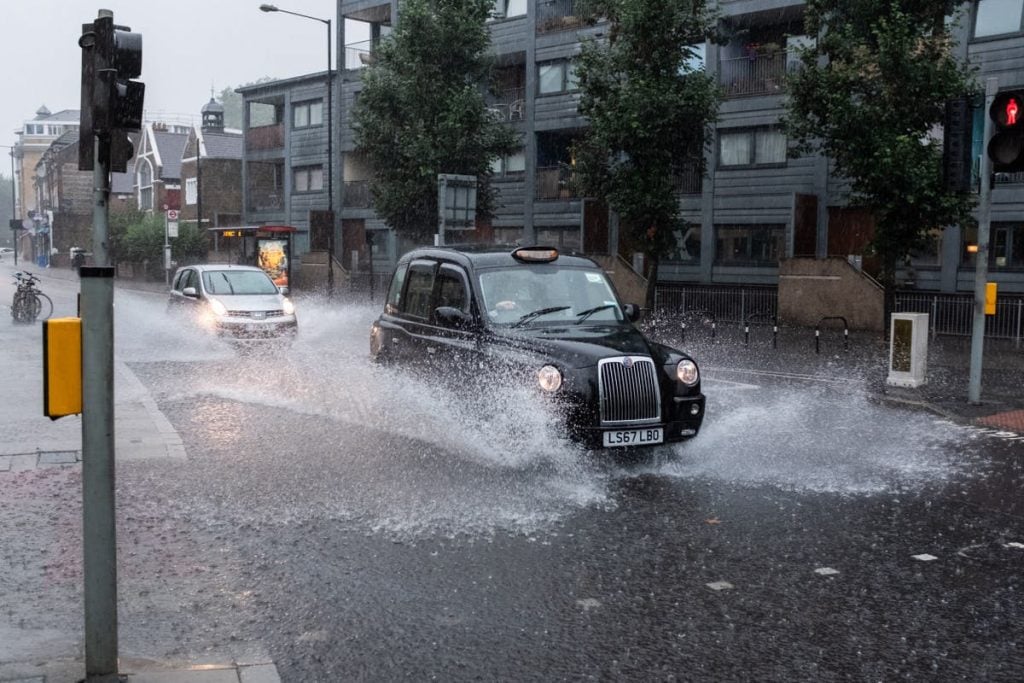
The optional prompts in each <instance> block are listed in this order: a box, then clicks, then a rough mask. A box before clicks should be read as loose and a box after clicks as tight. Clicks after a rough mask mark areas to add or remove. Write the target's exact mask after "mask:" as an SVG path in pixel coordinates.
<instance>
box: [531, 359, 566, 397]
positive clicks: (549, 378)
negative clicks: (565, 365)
mask: <svg viewBox="0 0 1024 683" xmlns="http://www.w3.org/2000/svg"><path fill="white" fill-rule="evenodd" d="M537 384H539V385H540V388H541V389H543V390H544V391H547V392H548V393H553V392H555V391H558V389H559V388H560V387H561V386H562V373H561V372H559V371H558V368H556V367H555V366H554V365H545V366H544V367H542V368H541V369H540V370H538V371H537Z"/></svg>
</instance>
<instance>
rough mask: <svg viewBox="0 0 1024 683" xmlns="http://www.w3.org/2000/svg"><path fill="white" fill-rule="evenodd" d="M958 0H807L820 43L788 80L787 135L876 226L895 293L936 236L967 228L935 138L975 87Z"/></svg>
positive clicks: (965, 211)
mask: <svg viewBox="0 0 1024 683" xmlns="http://www.w3.org/2000/svg"><path fill="white" fill-rule="evenodd" d="M961 4H963V2H962V0H946V1H944V2H937V1H935V0H808V2H807V8H806V15H805V16H806V32H807V35H810V36H819V38H818V40H817V45H816V46H810V47H808V48H805V49H804V50H803V51H802V54H801V61H802V69H801V70H799V71H797V72H796V73H795V74H794V75H793V76H791V78H790V83H789V92H790V96H789V103H788V109H789V111H788V114H787V117H786V127H787V129H788V133H789V135H790V137H792V138H794V139H795V140H796V141H797V142H798V146H797V147H796V148H795V150H794V152H796V153H807V152H811V151H815V150H821V151H822V152H824V153H825V155H826V156H828V157H829V159H831V160H832V161H833V162H834V164H835V169H836V173H837V175H839V176H840V177H843V178H845V179H847V180H848V181H849V182H850V188H851V202H853V203H858V204H862V205H864V206H865V207H867V208H868V209H870V210H871V211H872V213H873V215H874V217H875V220H876V229H875V236H874V241H873V248H874V250H875V251H876V252H877V254H878V255H879V256H880V257H881V261H882V280H883V282H884V283H885V284H886V285H887V289H890V290H891V285H892V283H893V281H894V275H895V268H896V265H897V263H898V262H899V261H900V260H902V259H903V258H905V257H906V256H908V255H909V253H910V252H911V251H912V250H913V249H914V248H915V247H917V246H919V244H920V243H921V241H922V240H923V239H924V237H925V235H926V233H927V232H928V231H929V230H930V229H932V228H936V227H942V226H945V225H949V224H952V223H958V222H964V221H969V220H970V210H971V206H972V201H971V200H970V198H968V197H966V196H962V195H957V194H953V193H950V192H947V191H946V190H945V189H944V187H943V183H942V141H941V139H936V137H935V136H934V134H933V131H934V130H935V129H936V126H938V125H940V124H941V122H942V120H943V107H944V105H945V102H946V101H947V100H949V99H952V98H955V97H958V96H961V95H963V94H966V93H967V92H968V91H969V90H971V89H972V88H973V77H972V74H971V73H970V71H969V69H968V67H967V66H966V65H964V64H962V63H960V62H959V61H958V60H957V59H956V57H955V55H954V54H953V50H952V48H953V40H952V37H951V36H950V33H949V30H948V29H949V26H948V24H947V17H948V16H949V15H951V14H952V12H953V11H954V10H955V9H956V8H957V7H958V6H959V5H961Z"/></svg>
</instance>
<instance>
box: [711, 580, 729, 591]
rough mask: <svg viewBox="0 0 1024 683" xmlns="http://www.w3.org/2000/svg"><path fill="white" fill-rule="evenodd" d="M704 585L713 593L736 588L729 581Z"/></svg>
mask: <svg viewBox="0 0 1024 683" xmlns="http://www.w3.org/2000/svg"><path fill="white" fill-rule="evenodd" d="M704 585H705V586H707V587H708V588H710V589H711V590H713V591H727V590H732V589H733V588H734V586H733V585H732V584H731V583H729V582H728V581H712V582H711V583H706V584H704Z"/></svg>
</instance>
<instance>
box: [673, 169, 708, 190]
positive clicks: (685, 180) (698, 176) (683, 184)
mask: <svg viewBox="0 0 1024 683" xmlns="http://www.w3.org/2000/svg"><path fill="white" fill-rule="evenodd" d="M672 185H673V187H674V188H675V191H676V192H677V193H678V194H700V193H701V192H702V191H703V189H704V174H703V173H701V172H700V170H699V169H697V168H696V167H687V168H685V169H681V170H680V171H679V172H677V173H676V174H675V175H674V176H673V178H672Z"/></svg>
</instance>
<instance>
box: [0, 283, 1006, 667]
mask: <svg viewBox="0 0 1024 683" xmlns="http://www.w3.org/2000/svg"><path fill="white" fill-rule="evenodd" d="M116 305H117V345H118V346H117V349H118V357H119V360H121V361H123V362H124V363H125V364H126V365H127V367H128V368H130V370H131V371H132V372H133V373H134V375H135V376H136V377H137V378H138V380H139V381H140V382H141V385H142V386H143V387H145V389H146V390H147V391H148V392H149V393H150V395H151V396H152V398H153V399H154V400H155V402H156V405H157V406H159V409H160V410H161V411H162V413H163V414H164V415H166V417H167V419H168V420H169V421H170V423H171V424H172V425H173V426H174V428H175V429H176V430H177V432H178V434H179V435H180V436H181V439H182V442H183V443H184V446H185V451H186V454H187V457H186V458H184V459H166V460H159V461H146V462H130V463H121V464H120V465H119V469H118V496H119V498H118V505H119V519H120V522H121V529H120V530H119V541H120V544H121V552H120V562H121V566H122V570H121V571H122V576H123V577H124V580H123V582H122V591H121V603H122V632H123V633H124V635H123V643H122V649H123V651H124V654H125V655H127V656H139V657H143V656H147V657H154V658H157V657H158V656H160V657H168V658H173V659H183V660H186V661H193V662H203V661H215V660H218V659H219V660H223V659H224V658H236V659H237V658H245V657H258V656H266V657H269V658H271V659H273V660H274V661H275V662H276V663H277V665H278V668H279V670H280V671H281V674H282V678H283V680H286V681H337V680H395V679H398V678H412V679H415V680H425V679H433V678H436V679H442V680H476V679H485V680H538V679H543V680H563V679H571V680H578V679H582V678H599V679H625V680H654V679H657V680H779V681H783V680H786V681H788V680H849V679H854V680H893V679H901V678H906V679H912V680H917V679H925V680H961V679H962V680H1016V679H1017V678H1018V674H1019V671H1020V667H1021V665H1022V664H1024V661H1022V659H1021V657H1022V655H1021V654H1020V652H1021V651H1022V648H1021V646H1020V643H1021V639H1022V637H1024V627H1022V626H1021V624H1024V606H1022V601H1021V600H1020V597H1019V596H1020V591H1021V589H1022V585H1021V579H1020V577H1021V576H1022V572H1021V569H1022V568H1024V547H1022V548H1018V547H1017V545H1015V544H1024V522H1022V519H1024V511H1022V507H1021V502H1020V500H1019V499H1020V496H1019V490H1020V486H1021V484H1022V483H1024V474H1022V469H1021V463H1022V462H1024V442H1021V441H1014V440H1010V439H1000V438H997V437H993V436H992V435H991V434H986V433H982V432H979V431H978V430H974V429H972V428H969V427H964V426H961V425H956V424H953V423H951V422H947V421H944V420H941V419H937V418H936V417H934V416H932V415H929V414H927V413H924V412H916V411H909V410H903V409H899V408H894V407H892V406H890V405H885V404H879V403H877V402H875V401H874V400H872V397H871V396H870V394H869V392H868V391H867V389H866V385H865V382H864V381H863V377H861V376H858V375H857V374H856V373H846V374H844V373H843V372H842V371H841V369H840V370H837V371H836V372H834V373H832V374H831V375H829V376H826V377H813V378H812V377H802V376H800V375H799V374H798V373H790V374H789V375H785V376H783V375H780V374H772V373H765V372H759V371H757V370H756V369H751V368H750V367H746V368H744V367H733V368H730V367H726V366H725V365H724V364H723V363H721V362H716V363H715V365H714V367H713V368H711V369H708V370H706V375H705V393H706V394H707V395H708V408H707V410H708V413H707V418H706V421H705V427H704V430H703V431H702V432H701V434H700V435H699V436H698V438H697V439H695V440H693V441H690V442H688V443H684V444H680V445H676V446H671V447H663V448H660V449H657V450H655V451H653V452H651V453H650V454H649V455H648V456H647V457H644V458H640V459H637V460H630V459H625V458H612V457H609V456H608V454H602V453H590V452H586V451H584V450H582V449H580V448H579V447H578V446H576V445H574V444H573V443H570V442H568V441H566V440H565V439H564V438H563V437H562V435H561V433H560V430H559V428H558V423H557V420H555V419H554V416H553V415H552V414H551V413H550V412H549V411H548V409H547V408H546V407H545V406H544V405H543V404H542V403H539V402H538V401H536V400H535V397H534V396H533V395H532V394H531V392H529V391H523V390H517V389H514V388H512V389H509V388H508V387H494V388H493V389H489V390H480V389H469V388H467V387H464V386H459V385H458V384H453V383H449V382H444V381H439V380H438V378H437V377H436V376H433V375H427V374H420V373H415V372H412V371H409V370H407V369H403V368H396V367H377V366H374V365H372V364H371V363H370V362H369V360H368V330H369V324H370V322H371V320H372V319H373V317H374V316H375V314H376V308H372V307H369V306H362V305H337V304H336V305H331V306H328V305H325V304H324V303H322V302H317V301H314V300H300V301H299V304H298V314H299V325H300V334H299V337H298V339H297V340H296V342H295V343H294V345H293V346H292V347H291V348H290V349H276V350H275V349H272V350H268V351H267V352H265V353H246V354H238V353H236V352H235V351H234V350H233V349H231V348H230V347H228V346H227V345H225V344H223V343H221V342H219V341H216V340H213V339H210V338H208V337H206V336H204V335H203V334H201V333H199V332H198V331H196V330H193V329H191V328H189V327H187V326H183V325H182V324H181V323H180V322H179V321H175V320H173V319H170V318H168V317H167V316H166V314H165V312H164V299H163V298H162V297H160V296H159V295H156V294H150V293H145V292H131V291H126V290H118V293H117V304H116ZM699 359H700V357H699V356H698V360H699ZM514 384H515V383H514V382H510V383H509V386H513V387H514ZM7 481H8V482H10V483H11V486H10V487H9V488H8V492H7V493H6V494H5V496H4V505H5V507H8V508H17V509H18V510H21V511H23V514H24V516H23V518H22V519H24V520H30V521H27V522H26V524H27V526H28V528H34V527H37V528H38V529H41V530H43V531H44V533H41V534H40V535H39V536H38V538H39V539H41V540H40V541H39V542H38V543H37V544H36V546H37V547H36V550H35V553H36V554H34V555H33V554H31V553H30V554H27V555H25V557H24V558H22V560H20V561H21V562H22V563H23V565H24V566H23V567H22V569H20V570H19V572H22V573H25V574H26V576H28V574H31V572H33V571H41V572H43V575H44V576H45V586H44V585H43V583H40V581H43V579H39V578H38V577H36V578H26V579H25V580H24V581H23V582H21V583H19V584H18V587H19V590H21V591H22V592H30V591H42V592H41V593H40V595H38V596H35V597H32V598H31V599H30V602H31V605H32V606H34V607H35V608H36V609H44V608H45V607H46V606H50V607H52V608H53V609H52V610H51V611H50V612H48V614H49V615H50V616H48V617H47V620H48V621H47V620H44V622H45V623H46V625H48V626H49V627H51V628H53V629H55V630H60V629H62V628H63V629H66V628H68V626H67V624H68V623H70V622H71V621H72V620H73V619H74V616H75V611H74V608H75V607H76V605H75V601H76V600H77V598H76V597H75V595H76V585H77V584H76V582H77V581H80V575H78V573H77V572H76V569H75V566H76V561H77V560H76V553H78V552H79V550H80V547H79V546H78V544H77V543H78V542H77V541H76V540H75V538H74V534H73V533H71V532H72V531H73V530H74V519H75V517H74V516H75V515H76V514H79V511H78V510H77V509H76V508H77V505H76V504H74V503H72V504H67V505H65V506H63V507H59V506H55V505H54V504H53V503H54V501H57V500H73V499H74V496H75V495H77V486H78V485H79V484H78V481H77V473H76V470H74V469H65V470H49V471H45V472H40V473H34V474H24V475H19V476H18V477H17V478H16V479H8V480H7ZM44 491H45V492H47V495H46V496H42V497H41V496H40V495H39V494H40V492H44ZM48 501H49V503H48ZM29 509H31V510H34V512H25V510H29ZM53 525H57V526H56V527H55V526H53ZM55 528H63V529H66V531H60V532H57V531H55V530H54V529H55ZM920 557H931V558H934V559H919V558H920ZM40 567H43V569H40ZM10 595H11V594H10V593H7V594H5V595H4V597H5V600H6V599H7V598H8V597H10ZM19 609H20V608H19ZM15 611H18V609H16V610H15ZM23 614H24V617H25V618H29V619H33V618H38V617H36V616H32V615H33V612H32V610H28V609H26V610H23Z"/></svg>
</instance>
